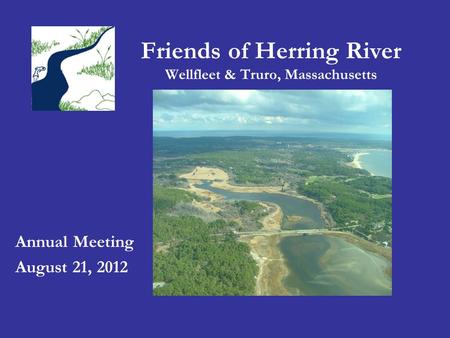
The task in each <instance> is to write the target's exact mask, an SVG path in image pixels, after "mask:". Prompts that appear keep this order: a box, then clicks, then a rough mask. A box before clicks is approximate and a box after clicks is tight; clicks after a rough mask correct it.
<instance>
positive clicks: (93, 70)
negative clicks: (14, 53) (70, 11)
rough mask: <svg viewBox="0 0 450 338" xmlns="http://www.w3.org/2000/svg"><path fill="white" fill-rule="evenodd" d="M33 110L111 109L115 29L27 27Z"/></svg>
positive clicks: (103, 27) (112, 109) (105, 27)
mask: <svg viewBox="0 0 450 338" xmlns="http://www.w3.org/2000/svg"><path fill="white" fill-rule="evenodd" d="M31 89H32V110H33V111H114V110H115V28H114V27H113V26H89V27H88V26H51V27H50V26H33V27H32V28H31Z"/></svg>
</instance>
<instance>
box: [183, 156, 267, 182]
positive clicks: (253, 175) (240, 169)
mask: <svg viewBox="0 0 450 338" xmlns="http://www.w3.org/2000/svg"><path fill="white" fill-rule="evenodd" d="M272 155H273V154H271V153H270V152H269V151H264V150H241V151H220V152H216V153H203V154H198V155H192V156H190V159H192V160H194V161H197V162H201V163H204V164H205V165H207V166H208V165H210V166H218V167H220V168H223V169H225V170H226V171H227V172H228V173H230V174H231V175H232V177H233V179H234V181H235V182H236V183H237V184H243V185H245V184H274V181H275V172H274V171H273V170H272V169H271V168H269V167H264V165H263V163H262V159H263V158H270V157H271V156H272Z"/></svg>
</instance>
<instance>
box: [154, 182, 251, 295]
mask: <svg viewBox="0 0 450 338" xmlns="http://www.w3.org/2000/svg"><path fill="white" fill-rule="evenodd" d="M153 193H154V195H153V281H154V282H157V283H164V284H163V286H162V287H158V288H156V289H154V290H153V293H154V295H166V296H170V295H251V294H253V292H254V287H255V275H256V273H257V266H256V263H255V261H254V260H253V259H252V258H251V256H250V250H249V247H248V246H247V245H246V244H244V243H241V242H238V241H237V238H236V237H235V235H234V234H233V232H232V231H231V230H232V229H233V228H234V227H235V226H236V224H234V223H232V222H226V221H224V220H223V219H218V220H215V221H213V222H209V223H207V222H205V221H203V220H202V219H200V218H198V217H193V216H176V217H174V216H171V215H170V212H171V210H172V209H173V208H175V207H176V205H177V204H178V203H183V202H186V201H191V200H192V199H194V198H195V196H193V195H192V194H190V193H188V192H185V191H183V190H180V189H174V188H166V187H161V186H159V185H158V184H156V185H155V186H154V189H153ZM241 207H242V208H244V209H245V210H246V209H247V208H250V209H251V210H254V207H255V206H253V205H251V204H249V205H246V204H243V205H242V206H241Z"/></svg>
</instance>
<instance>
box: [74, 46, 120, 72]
mask: <svg viewBox="0 0 450 338" xmlns="http://www.w3.org/2000/svg"><path fill="white" fill-rule="evenodd" d="M96 51H97V54H98V55H99V57H100V59H99V61H97V63H96V64H95V65H92V66H88V67H83V68H82V69H81V70H80V71H79V72H78V74H87V75H95V76H100V77H102V78H104V79H105V80H111V79H112V78H113V77H114V64H113V63H112V62H111V61H109V60H111V58H112V56H111V55H109V52H110V51H111V46H108V49H107V50H106V52H105V53H104V54H102V53H101V52H100V50H99V49H96Z"/></svg>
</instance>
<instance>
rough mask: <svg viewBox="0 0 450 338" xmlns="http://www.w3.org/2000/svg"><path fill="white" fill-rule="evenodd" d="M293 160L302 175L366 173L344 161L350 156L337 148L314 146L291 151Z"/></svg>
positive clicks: (354, 174)
mask: <svg viewBox="0 0 450 338" xmlns="http://www.w3.org/2000/svg"><path fill="white" fill-rule="evenodd" d="M293 161H294V164H295V166H296V167H297V168H299V169H300V171H299V173H301V174H302V175H303V176H312V175H314V176H323V175H325V176H356V175H364V174H367V172H366V171H365V170H360V169H355V168H351V167H349V166H347V165H346V163H348V162H350V161H351V158H350V157H349V156H348V155H346V154H344V153H342V152H340V151H337V150H333V149H324V148H321V147H319V148H314V149H301V150H297V151H295V152H294V153H293Z"/></svg>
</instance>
